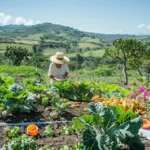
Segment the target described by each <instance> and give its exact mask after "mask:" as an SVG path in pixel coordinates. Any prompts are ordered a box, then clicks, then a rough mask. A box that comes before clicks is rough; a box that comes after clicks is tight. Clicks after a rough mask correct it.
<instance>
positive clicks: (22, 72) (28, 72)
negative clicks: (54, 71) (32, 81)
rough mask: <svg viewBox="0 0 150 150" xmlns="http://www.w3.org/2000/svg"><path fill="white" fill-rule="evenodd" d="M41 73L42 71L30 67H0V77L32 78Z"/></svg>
mask: <svg viewBox="0 0 150 150" xmlns="http://www.w3.org/2000/svg"><path fill="white" fill-rule="evenodd" d="M43 72H44V71H42V70H40V69H38V68H35V67H31V66H6V65H5V66H0V75H8V76H12V77H16V76H24V77H31V76H32V77H34V76H35V75H36V74H37V73H38V74H40V75H42V74H43Z"/></svg>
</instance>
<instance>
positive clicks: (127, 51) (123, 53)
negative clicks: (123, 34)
mask: <svg viewBox="0 0 150 150" xmlns="http://www.w3.org/2000/svg"><path fill="white" fill-rule="evenodd" d="M113 46H114V47H113V48H107V49H106V50H105V54H104V55H105V56H109V57H112V58H116V59H118V60H119V61H120V62H121V63H122V65H123V74H124V78H125V82H124V84H125V85H127V84H128V75H127V64H128V63H130V64H132V65H134V66H137V64H136V63H137V61H138V62H139V63H141V61H140V60H141V58H142V57H143V56H144V54H145V52H146V45H145V44H143V43H141V42H139V41H136V40H135V39H117V40H115V41H114V42H113Z"/></svg>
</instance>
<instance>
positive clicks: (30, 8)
mask: <svg viewBox="0 0 150 150" xmlns="http://www.w3.org/2000/svg"><path fill="white" fill-rule="evenodd" d="M149 9H150V0H0V25H6V24H26V25H30V24H35V23H39V21H40V22H51V23H57V24H61V25H66V26H70V27H73V28H76V29H79V30H82V31H89V32H98V33H120V34H125V33H129V34H141V33H142V34H150V15H149ZM29 19H30V20H29Z"/></svg>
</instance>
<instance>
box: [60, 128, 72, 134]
mask: <svg viewBox="0 0 150 150" xmlns="http://www.w3.org/2000/svg"><path fill="white" fill-rule="evenodd" d="M61 131H62V135H71V134H73V133H74V129H73V128H72V126H61Z"/></svg>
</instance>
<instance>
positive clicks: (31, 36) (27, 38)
mask: <svg viewBox="0 0 150 150" xmlns="http://www.w3.org/2000/svg"><path fill="white" fill-rule="evenodd" d="M42 36H43V33H37V34H31V35H28V36H27V37H24V38H21V39H24V40H36V41H39V40H40V37H42Z"/></svg>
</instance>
